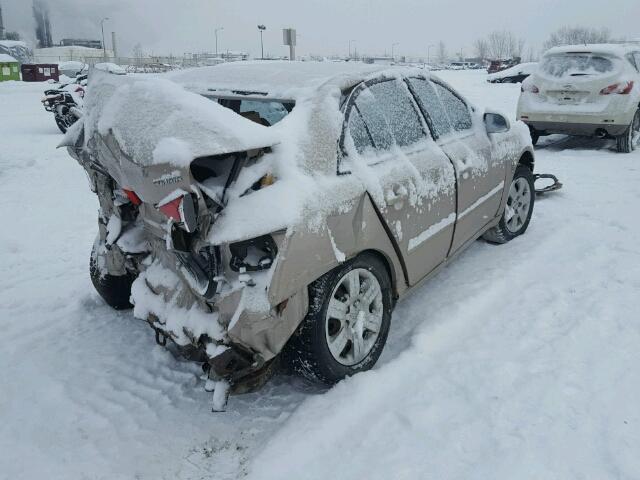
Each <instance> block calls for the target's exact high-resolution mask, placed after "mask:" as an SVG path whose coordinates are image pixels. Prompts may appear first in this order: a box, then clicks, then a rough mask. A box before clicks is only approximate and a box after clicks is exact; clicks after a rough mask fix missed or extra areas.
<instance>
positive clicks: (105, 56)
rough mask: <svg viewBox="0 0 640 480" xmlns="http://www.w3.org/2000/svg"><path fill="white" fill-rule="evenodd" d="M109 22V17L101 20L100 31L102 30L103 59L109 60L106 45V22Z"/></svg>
mask: <svg viewBox="0 0 640 480" xmlns="http://www.w3.org/2000/svg"><path fill="white" fill-rule="evenodd" d="M107 20H109V17H105V18H103V19H102V20H100V29H101V30H102V57H103V58H104V59H105V60H106V59H107V45H106V44H105V43H104V22H106V21H107Z"/></svg>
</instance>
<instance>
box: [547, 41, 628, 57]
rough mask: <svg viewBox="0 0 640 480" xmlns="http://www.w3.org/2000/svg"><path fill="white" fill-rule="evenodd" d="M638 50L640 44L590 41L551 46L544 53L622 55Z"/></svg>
mask: <svg viewBox="0 0 640 480" xmlns="http://www.w3.org/2000/svg"><path fill="white" fill-rule="evenodd" d="M638 50H640V44H633V43H592V44H585V45H564V46H562V47H553V48H550V49H549V50H547V51H546V52H545V54H544V55H545V56H547V55H557V54H562V53H599V54H605V55H616V56H618V57H623V56H625V55H626V54H627V53H629V52H633V51H638Z"/></svg>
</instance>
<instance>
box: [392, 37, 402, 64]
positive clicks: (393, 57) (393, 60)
mask: <svg viewBox="0 0 640 480" xmlns="http://www.w3.org/2000/svg"><path fill="white" fill-rule="evenodd" d="M396 45H400V43H398V42H396V43H392V44H391V61H392V62H395V61H396V57H395V56H394V55H393V49H394V48H395V47H396Z"/></svg>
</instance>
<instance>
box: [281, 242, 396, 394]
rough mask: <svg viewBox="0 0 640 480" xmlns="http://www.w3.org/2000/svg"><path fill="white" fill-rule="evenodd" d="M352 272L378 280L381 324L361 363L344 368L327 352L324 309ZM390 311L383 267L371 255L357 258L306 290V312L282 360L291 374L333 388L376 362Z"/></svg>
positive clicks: (390, 304)
mask: <svg viewBox="0 0 640 480" xmlns="http://www.w3.org/2000/svg"><path fill="white" fill-rule="evenodd" d="M355 269H364V270H368V271H369V272H371V273H372V274H373V276H374V277H375V278H376V279H377V281H378V283H379V286H380V291H381V293H382V306H383V309H382V322H381V325H380V330H379V332H378V336H377V338H376V339H375V341H374V343H373V345H372V347H370V350H369V351H368V353H367V354H366V356H365V357H364V359H363V360H362V361H360V362H359V363H357V364H354V365H345V364H343V363H340V362H339V361H337V360H336V358H335V357H334V356H333V354H332V353H331V351H330V350H329V345H328V341H327V331H328V329H329V322H328V321H327V308H328V306H329V301H330V300H331V295H332V294H333V292H334V290H335V289H336V287H337V286H338V284H339V282H341V281H342V280H343V279H344V277H345V275H346V274H347V273H349V272H351V271H352V270H355ZM392 310H393V300H392V288H391V280H390V278H389V273H388V271H387V268H386V266H385V264H384V263H383V262H382V261H381V260H380V259H379V258H378V257H377V256H375V255H374V254H370V253H364V254H361V255H358V256H357V257H355V258H353V259H351V260H349V261H347V262H345V263H344V264H342V265H340V266H338V267H336V268H335V269H333V270H332V271H330V272H328V273H327V274H325V275H323V276H322V277H320V278H319V279H318V280H316V281H315V282H313V283H312V284H311V285H310V286H309V311H308V313H307V316H306V317H305V318H304V320H303V321H302V323H301V324H300V326H299V327H298V330H297V331H296V333H294V334H293V336H292V337H291V338H290V339H289V342H288V343H287V345H286V347H285V349H284V352H283V354H284V355H283V357H284V360H285V362H287V363H288V364H289V367H290V370H291V371H293V372H295V373H298V374H301V375H303V376H304V377H306V378H308V379H309V380H312V381H315V382H320V383H323V384H325V385H333V384H335V383H336V382H338V381H340V380H342V379H343V378H345V377H347V376H350V375H354V374H356V373H358V372H362V371H365V370H369V369H370V368H371V367H373V365H375V363H376V362H377V361H378V358H379V357H380V354H381V353H382V349H383V348H384V345H385V343H386V341H387V335H388V333H389V326H390V323H391V311H392ZM346 348H348V347H346Z"/></svg>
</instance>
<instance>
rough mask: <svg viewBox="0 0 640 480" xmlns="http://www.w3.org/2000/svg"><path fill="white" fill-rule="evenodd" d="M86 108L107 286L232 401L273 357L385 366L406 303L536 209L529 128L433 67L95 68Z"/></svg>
mask: <svg viewBox="0 0 640 480" xmlns="http://www.w3.org/2000/svg"><path fill="white" fill-rule="evenodd" d="M85 109H86V112H85V116H84V117H83V121H81V122H78V123H77V124H76V125H74V127H72V128H71V129H70V130H69V132H68V133H67V135H66V137H65V141H64V142H63V144H64V145H65V146H67V147H68V150H69V152H70V154H71V155H72V156H73V157H74V158H75V159H76V160H78V162H79V163H80V164H81V165H82V166H83V167H84V168H85V169H86V171H87V173H88V175H89V178H90V182H91V186H92V189H93V190H94V192H95V193H96V194H97V195H98V198H99V201H100V212H99V217H98V227H99V228H98V230H99V233H98V236H97V238H96V242H95V245H94V248H93V251H92V255H91V265H90V266H91V269H90V270H91V278H92V280H93V283H94V285H95V287H96V289H97V291H98V293H99V294H100V295H101V296H102V297H103V298H104V300H105V301H106V302H107V303H108V304H109V305H111V306H112V307H114V308H118V309H119V308H130V307H131V306H133V308H134V315H135V316H136V317H139V318H141V319H144V320H145V321H147V322H148V323H149V325H150V326H151V327H152V328H153V329H154V330H155V333H156V340H157V341H158V342H159V343H160V344H163V345H164V344H167V341H169V342H170V344H172V348H176V349H177V350H178V351H179V352H180V353H182V354H184V355H185V356H188V357H189V358H192V359H194V360H196V361H199V362H202V364H203V366H204V368H205V371H206V372H207V374H208V378H209V380H208V382H207V387H209V388H211V389H213V390H214V399H215V406H214V407H215V408H220V407H221V406H222V405H224V402H225V401H226V396H227V395H228V393H229V391H232V392H233V391H236V392H240V391H246V390H247V389H249V388H255V387H257V386H259V385H260V384H261V383H262V382H264V380H265V379H266V378H268V374H269V373H270V372H271V371H272V370H273V368H274V367H275V365H276V363H278V362H276V361H275V360H276V359H282V360H286V362H287V364H288V365H290V366H291V367H292V368H293V369H294V370H295V371H297V372H299V373H302V374H304V375H305V376H307V377H309V378H312V379H315V380H318V381H320V382H323V383H326V384H332V383H335V382H337V381H339V380H340V379H342V378H344V377H345V376H348V375H352V374H354V373H357V372H360V371H363V370H367V369H369V368H371V367H372V366H373V365H374V364H375V362H376V361H377V359H378V357H379V356H380V353H381V351H382V349H383V347H384V344H385V341H386V339H387V333H388V331H389V327H390V321H391V314H392V310H393V307H394V305H395V303H396V301H397V300H398V299H401V298H402V297H403V296H404V295H406V294H407V293H408V292H409V291H410V290H411V289H412V288H415V287H416V286H417V285H418V284H419V283H420V282H421V281H423V280H425V279H427V278H429V277H430V276H432V275H433V274H434V273H435V272H437V271H438V269H439V268H441V267H442V266H443V265H445V264H446V263H447V262H448V261H449V260H450V259H452V258H453V257H455V256H456V255H457V254H458V253H459V252H461V251H462V250H463V249H464V248H465V247H467V246H469V245H470V244H471V243H472V242H473V241H474V240H475V239H477V238H478V237H480V236H484V238H486V239H487V240H489V241H491V242H495V243H504V242H506V241H508V240H511V239H512V238H515V237H516V236H518V235H521V234H522V233H524V232H525V230H526V229H527V226H528V224H529V220H530V218H531V213H532V210H533V204H534V188H533V173H532V171H533V150H532V147H531V142H530V137H529V133H528V130H527V128H526V127H525V126H524V125H523V124H521V123H519V122H518V123H515V124H513V125H510V122H509V121H508V120H507V119H506V118H504V117H503V116H502V115H499V114H497V113H491V112H485V113H480V112H478V111H477V110H475V109H474V108H473V107H472V106H471V105H470V104H469V103H468V102H467V101H466V100H465V99H464V98H463V97H462V96H460V95H459V94H458V93H457V92H456V91H455V90H453V89H452V88H451V87H450V86H448V85H447V84H445V83H444V82H442V81H441V80H439V79H437V78H434V77H430V76H429V75H428V74H425V72H424V71H423V70H419V69H415V70H414V69H397V68H396V69H389V68H380V67H376V66H372V65H362V64H361V65H352V64H337V63H329V62H327V63H313V62H309V63H302V62H301V63H297V62H249V63H237V64H228V65H221V66H216V67H211V68H203V69H194V70H188V71H183V72H179V73H174V74H171V75H170V76H168V77H164V78H162V77H161V78H154V79H144V78H141V77H134V78H129V77H114V76H109V75H103V74H100V73H99V72H96V73H95V74H94V75H93V76H92V78H91V79H90V84H89V88H88V94H87V96H86V100H85Z"/></svg>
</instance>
